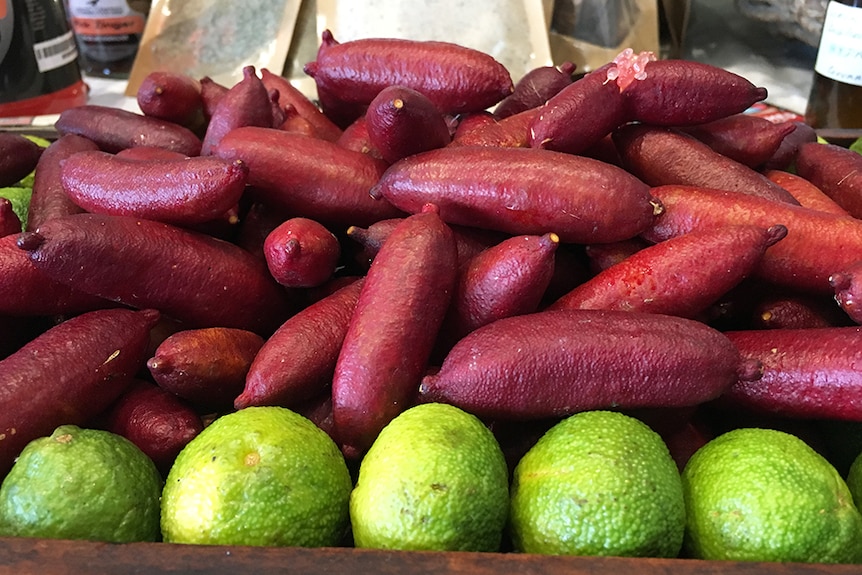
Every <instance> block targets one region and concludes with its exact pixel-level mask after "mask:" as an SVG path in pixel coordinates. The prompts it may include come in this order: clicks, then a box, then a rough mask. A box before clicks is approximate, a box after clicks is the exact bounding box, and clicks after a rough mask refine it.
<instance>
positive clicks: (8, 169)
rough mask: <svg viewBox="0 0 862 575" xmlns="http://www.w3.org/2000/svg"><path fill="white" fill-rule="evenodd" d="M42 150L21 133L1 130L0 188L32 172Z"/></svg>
mask: <svg viewBox="0 0 862 575" xmlns="http://www.w3.org/2000/svg"><path fill="white" fill-rule="evenodd" d="M42 151H43V148H42V147H41V146H39V145H38V144H36V143H35V142H32V141H31V140H29V139H27V138H25V137H24V136H22V135H20V134H14V133H11V132H0V188H4V187H6V186H11V185H13V184H15V183H16V182H18V181H19V180H20V179H21V178H23V177H24V176H26V175H27V174H29V173H30V172H32V171H33V169H34V168H35V167H36V164H37V163H38V162H39V157H40V156H41V155H42Z"/></svg>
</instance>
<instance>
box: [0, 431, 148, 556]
mask: <svg viewBox="0 0 862 575" xmlns="http://www.w3.org/2000/svg"><path fill="white" fill-rule="evenodd" d="M161 490H162V479H161V477H160V476H159V472H158V471H157V470H156V466H155V464H153V462H152V461H151V460H150V459H149V458H148V457H147V456H146V455H144V453H143V452H142V451H141V450H140V449H138V448H137V447H136V446H135V445H134V444H133V443H132V442H130V441H128V440H127V439H125V438H123V437H121V436H119V435H115V434H113V433H110V432H107V431H102V430H96V429H82V428H80V427H77V426H74V425H62V426H60V427H58V428H57V429H56V430H54V432H53V433H52V434H51V435H50V436H49V437H42V438H39V439H35V440H33V441H31V442H30V443H29V444H27V446H26V447H25V448H24V450H23V451H22V452H21V455H19V456H18V459H17V460H16V461H15V464H14V465H13V466H12V469H11V470H10V471H9V474H8V475H7V476H6V478H5V479H4V480H3V485H2V487H0V534H2V535H7V536H15V537H40V538H46V539H87V540H93V541H109V542H118V543H122V542H129V541H155V540H156V539H158V536H159V496H160V495H161Z"/></svg>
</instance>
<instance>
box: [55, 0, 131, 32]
mask: <svg viewBox="0 0 862 575" xmlns="http://www.w3.org/2000/svg"><path fill="white" fill-rule="evenodd" d="M69 19H70V21H71V23H72V30H74V32H75V34H77V35H78V36H81V37H85V38H94V39H95V38H97V37H100V36H131V35H135V34H142V33H143V31H144V25H145V24H146V17H145V15H144V14H142V13H140V12H136V11H135V10H132V9H131V8H130V7H129V3H128V2H127V1H126V0H95V1H92V0H89V1H84V2H76V1H70V2H69Z"/></svg>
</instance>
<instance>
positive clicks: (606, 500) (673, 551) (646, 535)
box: [510, 411, 685, 557]
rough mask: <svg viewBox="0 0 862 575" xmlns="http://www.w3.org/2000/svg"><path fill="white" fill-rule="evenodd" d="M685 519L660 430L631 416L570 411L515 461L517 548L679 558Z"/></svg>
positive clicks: (513, 523) (678, 485)
mask: <svg viewBox="0 0 862 575" xmlns="http://www.w3.org/2000/svg"><path fill="white" fill-rule="evenodd" d="M684 526H685V517H684V504H683V499H682V485H681V481H680V476H679V470H678V469H677V466H676V464H675V463H674V461H673V459H672V458H671V456H670V453H669V452H668V449H667V446H666V445H665V443H664V441H662V439H661V437H660V436H659V435H658V434H657V433H656V432H655V431H653V430H652V429H650V428H649V427H648V426H647V425H645V424H644V423H643V422H641V421H639V420H637V419H635V418H633V417H630V416H627V415H623V414H621V413H617V412H611V411H587V412H582V413H578V414H575V415H572V416H570V417H568V418H566V419H564V420H563V421H561V422H560V423H558V424H556V425H555V426H554V427H552V428H551V429H550V430H548V432H547V433H545V435H543V436H542V437H541V438H540V439H539V441H538V442H536V444H535V445H534V446H533V447H532V448H531V449H530V450H529V451H528V452H527V453H526V454H525V455H524V457H523V458H521V460H520V461H519V462H518V465H517V466H516V467H515V472H514V477H513V480H512V505H511V510H510V529H511V533H512V542H513V544H514V546H515V549H516V550H519V551H524V552H527V553H543V554H554V555H618V556H630V557H674V556H676V555H677V554H678V552H679V549H680V547H681V545H682V537H683V529H684Z"/></svg>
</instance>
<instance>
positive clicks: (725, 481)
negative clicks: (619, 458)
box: [682, 428, 862, 563]
mask: <svg viewBox="0 0 862 575" xmlns="http://www.w3.org/2000/svg"><path fill="white" fill-rule="evenodd" d="M682 479H683V488H684V494H685V500H686V517H687V521H686V535H685V543H684V554H685V555H686V556H689V557H695V558H702V559H710V560H735V561H781V562H785V561H789V562H801V563H858V562H860V561H862V515H860V513H859V511H858V510H857V509H856V507H855V505H854V504H853V499H852V496H851V494H850V490H849V489H848V487H847V484H846V483H845V481H844V480H843V479H842V478H841V476H840V474H839V473H838V472H837V471H836V470H835V468H834V467H833V466H832V465H831V464H830V463H829V462H828V461H827V460H826V459H824V458H823V457H822V456H821V455H820V454H818V453H817V452H816V451H814V450H813V449H812V448H811V447H809V446H808V445H807V444H806V443H805V442H804V441H802V440H801V439H800V438H798V437H796V436H794V435H790V434H788V433H785V432H782V431H778V430H773V429H761V428H739V429H734V430H732V431H729V432H726V433H724V434H722V435H720V436H718V437H716V438H715V439H713V440H712V441H710V442H709V443H707V444H706V445H704V446H703V447H701V448H700V449H699V450H698V451H697V452H696V453H695V454H694V455H693V456H692V457H691V459H690V460H689V461H688V463H687V464H686V467H685V469H684V470H683V473H682Z"/></svg>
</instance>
